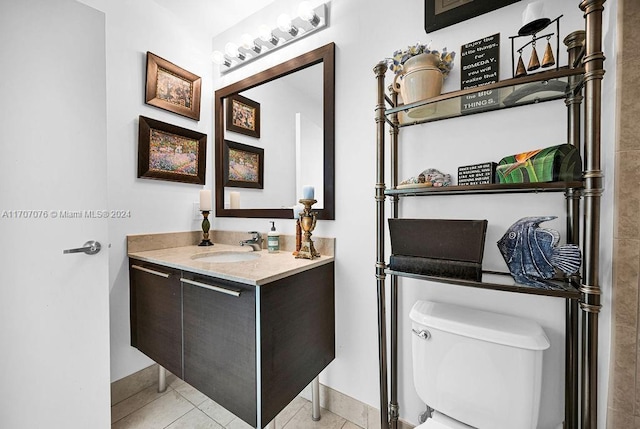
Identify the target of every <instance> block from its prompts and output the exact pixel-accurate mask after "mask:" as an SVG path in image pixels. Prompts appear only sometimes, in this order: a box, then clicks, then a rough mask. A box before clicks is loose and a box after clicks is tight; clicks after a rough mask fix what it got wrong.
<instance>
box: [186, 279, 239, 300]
mask: <svg viewBox="0 0 640 429" xmlns="http://www.w3.org/2000/svg"><path fill="white" fill-rule="evenodd" d="M180 281H181V282H182V283H188V284H190V285H193V286H198V287H202V288H205V289H209V290H214V291H216V292H222V293H226V294H227V295H232V296H236V297H237V296H240V291H239V290H236V289H227V288H223V287H220V286H213V285H208V284H206V283H201V282H197V281H195V280H189V279H185V278H181V279H180Z"/></svg>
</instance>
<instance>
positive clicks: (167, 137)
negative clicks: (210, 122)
mask: <svg viewBox="0 0 640 429" xmlns="http://www.w3.org/2000/svg"><path fill="white" fill-rule="evenodd" d="M206 157H207V136H206V134H202V133H199V132H197V131H193V130H189V129H186V128H182V127H178V126H176V125H171V124H167V123H165V122H160V121H157V120H155V119H151V118H147V117H144V116H140V117H139V125H138V177H139V178H145V179H159V180H169V181H172V182H183V183H193V184H197V185H204V180H205V168H206Z"/></svg>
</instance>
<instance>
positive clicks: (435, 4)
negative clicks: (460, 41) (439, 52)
mask: <svg viewBox="0 0 640 429" xmlns="http://www.w3.org/2000/svg"><path fill="white" fill-rule="evenodd" d="M519 1H520V0H491V1H488V0H425V1H424V29H425V31H426V32H427V33H430V32H432V31H436V30H439V29H440V28H444V27H448V26H450V25H453V24H457V23H458V22H462V21H466V20H467V19H471V18H473V17H476V16H479V15H482V14H484V13H487V12H491V11H492V10H496V9H499V8H501V7H503V6H507V5H510V4H512V3H516V2H519Z"/></svg>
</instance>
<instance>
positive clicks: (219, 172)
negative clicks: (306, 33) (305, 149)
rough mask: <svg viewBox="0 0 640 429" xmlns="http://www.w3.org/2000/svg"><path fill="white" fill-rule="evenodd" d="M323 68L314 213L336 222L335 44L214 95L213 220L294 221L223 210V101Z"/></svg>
mask: <svg viewBox="0 0 640 429" xmlns="http://www.w3.org/2000/svg"><path fill="white" fill-rule="evenodd" d="M320 63H322V64H323V78H324V79H323V82H324V87H323V99H324V103H323V104H324V106H323V107H324V113H323V128H324V160H323V171H324V207H323V208H321V209H317V210H315V211H316V212H317V213H318V219H328V220H333V219H335V191H334V185H335V173H334V165H335V160H334V158H335V84H334V83H335V44H334V43H329V44H328V45H325V46H322V47H320V48H318V49H315V50H313V51H311V52H307V53H306V54H303V55H300V56H299V57H296V58H293V59H291V60H289V61H286V62H284V63H282V64H278V65H277V66H274V67H271V68H269V69H267V70H264V71H262V72H260V73H257V74H255V75H253V76H250V77H248V78H246V79H243V80H241V81H239V82H236V83H234V84H231V85H229V86H226V87H224V88H221V89H219V90H217V91H216V92H215V97H214V103H215V106H214V109H215V112H214V121H215V150H214V160H213V161H214V165H215V191H216V196H215V200H216V217H255V218H284V219H287V218H288V219H293V210H291V209H268V208H264V209H261V208H260V209H226V208H225V207H224V175H223V172H224V166H223V163H224V161H223V160H224V99H225V98H227V97H229V96H230V95H234V94H238V93H240V92H242V91H246V90H248V89H250V88H253V87H256V86H258V85H262V84H264V83H267V82H270V81H272V80H274V79H278V78H280V77H283V76H286V75H288V74H291V73H295V72H296V71H298V70H301V69H304V68H306V67H309V66H312V65H315V64H320Z"/></svg>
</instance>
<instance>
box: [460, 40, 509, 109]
mask: <svg viewBox="0 0 640 429" xmlns="http://www.w3.org/2000/svg"><path fill="white" fill-rule="evenodd" d="M460 69H461V72H460V88H461V89H468V88H475V87H478V86H483V85H488V84H490V83H495V82H498V71H499V69H500V33H498V34H494V35H493V36H488V37H484V38H482V39H480V40H476V41H475V42H471V43H467V44H466V45H462V46H461V48H460ZM498 103H499V100H498V93H497V91H491V90H489V91H479V92H477V93H474V94H470V95H467V96H464V97H462V98H461V100H460V112H461V113H463V114H464V113H475V112H478V111H482V110H491V109H494V108H496V107H497V106H498Z"/></svg>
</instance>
